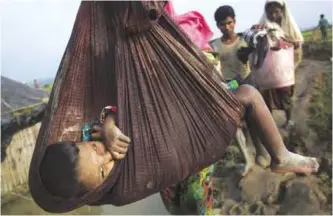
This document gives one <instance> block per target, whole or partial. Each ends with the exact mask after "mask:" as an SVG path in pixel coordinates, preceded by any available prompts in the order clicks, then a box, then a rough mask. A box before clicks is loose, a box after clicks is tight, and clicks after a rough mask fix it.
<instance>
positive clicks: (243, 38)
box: [237, 33, 248, 45]
mask: <svg viewBox="0 0 333 216" xmlns="http://www.w3.org/2000/svg"><path fill="white" fill-rule="evenodd" d="M237 35H238V37H239V39H240V40H239V41H240V43H241V44H243V45H248V42H247V41H246V40H245V35H244V33H237Z"/></svg>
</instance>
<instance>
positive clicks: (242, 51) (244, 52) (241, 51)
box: [237, 47, 254, 64]
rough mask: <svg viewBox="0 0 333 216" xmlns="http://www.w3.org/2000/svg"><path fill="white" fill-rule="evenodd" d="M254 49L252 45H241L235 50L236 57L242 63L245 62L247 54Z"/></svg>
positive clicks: (247, 58) (247, 57)
mask: <svg viewBox="0 0 333 216" xmlns="http://www.w3.org/2000/svg"><path fill="white" fill-rule="evenodd" d="M253 51H254V48H252V47H241V48H240V49H239V50H237V57H238V59H239V60H240V61H241V62H242V63H243V64H246V63H247V61H248V60H249V55H250V54H251V53H252V52H253Z"/></svg>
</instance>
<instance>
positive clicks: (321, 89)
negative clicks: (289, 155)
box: [309, 73, 332, 142]
mask: <svg viewBox="0 0 333 216" xmlns="http://www.w3.org/2000/svg"><path fill="white" fill-rule="evenodd" d="M315 82H316V86H315V91H314V94H313V96H312V98H311V100H310V106H309V115H310V121H309V126H310V127H311V128H312V129H313V130H314V131H315V132H316V133H317V134H318V138H319V139H320V140H321V141H322V142H323V141H331V140H332V73H323V75H322V76H320V77H318V79H317V80H315Z"/></svg>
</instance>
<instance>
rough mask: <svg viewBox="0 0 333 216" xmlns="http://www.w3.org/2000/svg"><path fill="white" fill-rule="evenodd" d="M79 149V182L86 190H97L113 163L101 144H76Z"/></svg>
mask: <svg viewBox="0 0 333 216" xmlns="http://www.w3.org/2000/svg"><path fill="white" fill-rule="evenodd" d="M77 146H78V148H79V150H80V151H79V161H78V166H77V169H78V173H79V181H80V182H81V183H82V184H83V185H84V186H85V187H86V188H87V189H88V190H93V189H95V188H97V187H98V186H99V185H100V184H101V183H102V182H103V181H104V179H105V178H106V177H107V176H108V175H109V174H110V172H111V170H112V168H113V166H114V161H113V160H112V157H111V154H110V152H108V151H106V149H105V147H104V145H103V143H101V142H96V141H91V142H81V143H77Z"/></svg>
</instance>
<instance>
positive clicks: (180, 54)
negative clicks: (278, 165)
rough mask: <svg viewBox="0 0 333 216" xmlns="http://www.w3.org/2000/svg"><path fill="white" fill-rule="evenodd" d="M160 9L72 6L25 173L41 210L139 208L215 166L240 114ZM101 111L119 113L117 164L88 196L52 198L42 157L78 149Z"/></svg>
mask: <svg viewBox="0 0 333 216" xmlns="http://www.w3.org/2000/svg"><path fill="white" fill-rule="evenodd" d="M164 4H165V2H159V1H156V2H151V1H144V2H139V1H135V2H134V1H133V2H129V1H119V2H117V1H107V2H100V1H98V2H82V3H81V6H80V8H79V11H78V15H77V18H76V21H75V24H74V28H73V32H72V35H71V37H70V40H69V42H68V45H67V48H66V50H65V53H64V56H63V58H62V61H61V64H60V67H59V70H58V73H57V75H56V79H55V83H54V87H53V90H52V93H51V97H50V100H49V104H48V109H47V111H46V116H45V118H44V120H43V122H42V126H41V129H40V132H39V135H38V139H37V143H36V147H35V150H34V153H33V157H32V161H31V166H30V172H29V186H30V191H31V194H32V197H33V198H34V200H35V201H36V203H37V204H38V205H39V206H40V207H41V208H43V209H44V210H46V211H49V212H57V213H60V212H66V211H70V210H72V209H75V208H78V207H81V206H82V205H84V204H90V205H101V204H113V205H126V204H129V203H131V202H134V201H138V200H140V199H143V198H145V197H147V196H149V195H151V194H154V193H156V192H159V191H160V190H162V189H164V188H166V187H167V186H169V185H171V184H174V183H176V182H178V181H180V180H182V179H184V178H185V177H187V176H188V175H190V174H193V173H195V172H197V171H199V170H201V169H202V168H204V167H206V166H208V165H210V164H212V163H214V162H216V161H217V160H218V159H220V157H221V156H222V154H223V153H224V151H225V149H226V147H227V145H228V143H229V141H230V140H231V138H232V137H233V136H234V134H235V132H236V128H237V126H238V124H239V122H240V118H241V116H242V113H243V108H242V106H241V105H240V104H239V102H238V101H237V100H236V99H235V98H234V97H233V96H232V94H230V93H229V92H228V91H227V90H226V89H224V88H221V87H219V85H218V82H221V81H222V78H221V77H219V76H218V75H217V72H216V71H214V70H215V69H214V67H213V65H211V64H210V63H209V62H208V61H207V60H206V58H205V56H204V55H203V54H202V53H201V51H200V50H199V49H198V48H197V47H195V45H194V44H193V43H192V42H191V41H190V40H189V39H188V38H187V37H186V36H185V34H184V33H183V32H181V30H180V29H179V28H178V27H177V26H176V25H175V24H174V23H173V22H172V21H171V19H170V18H169V17H168V16H167V15H166V14H165V13H164V11H163V6H164ZM215 73H216V74H215ZM213 74H215V76H212V75H213ZM106 105H117V106H118V114H117V115H118V116H117V119H118V125H119V128H120V129H121V130H122V131H123V132H124V134H126V135H128V136H129V137H130V138H131V140H132V141H131V144H130V148H129V151H128V154H127V156H126V158H125V159H124V160H122V161H119V162H117V163H116V165H115V167H114V169H113V171H112V172H111V175H110V176H109V177H108V178H107V179H106V180H105V182H104V183H103V184H102V185H101V186H100V187H99V188H97V189H96V190H95V191H92V192H89V193H88V194H86V195H84V196H82V197H78V198H73V199H63V198H61V197H55V196H52V195H51V194H50V193H48V191H47V190H46V189H45V188H44V187H43V184H42V182H41V180H40V177H39V166H40V163H41V161H42V159H43V156H44V152H45V148H46V147H47V145H49V144H52V143H55V142H57V141H61V140H72V141H80V140H81V127H82V125H83V123H85V122H88V121H90V120H92V119H93V118H94V117H95V116H97V115H98V114H99V112H100V111H101V108H103V107H104V106H106ZM56 162H57V161H55V163H56Z"/></svg>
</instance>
